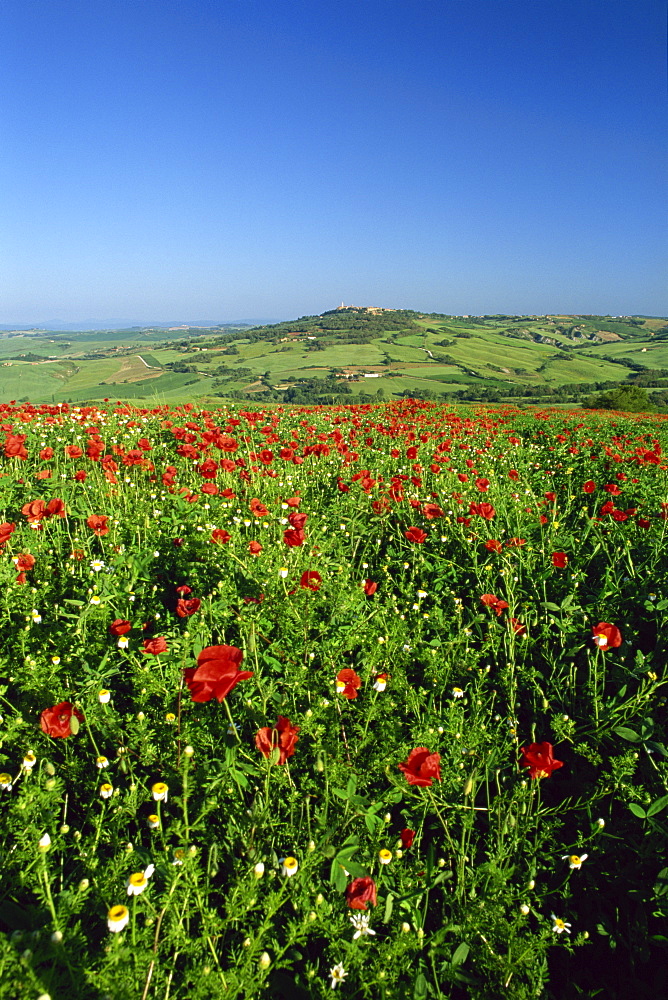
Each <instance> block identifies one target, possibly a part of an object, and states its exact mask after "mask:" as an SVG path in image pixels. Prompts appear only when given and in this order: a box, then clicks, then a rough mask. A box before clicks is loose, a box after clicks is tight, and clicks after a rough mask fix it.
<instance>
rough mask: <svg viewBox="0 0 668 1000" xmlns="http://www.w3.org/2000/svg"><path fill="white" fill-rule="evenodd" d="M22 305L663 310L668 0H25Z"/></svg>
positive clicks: (6, 16)
mask: <svg viewBox="0 0 668 1000" xmlns="http://www.w3.org/2000/svg"><path fill="white" fill-rule="evenodd" d="M0 38H2V59H1V60H0V94H1V95H2V97H0V136H1V137H2V155H1V156H0V323H14V322H20V323H31V324H32V323H38V322H43V321H46V320H49V319H56V318H61V319H64V320H68V321H82V320H88V319H96V320H100V321H104V320H105V319H108V318H110V317H122V318H125V319H131V320H133V321H137V322H151V321H161V320H164V321H176V320H180V321H189V320H190V321H196V320H220V321H224V320H233V319H241V318H275V319H287V318H292V317H295V316H299V315H304V314H308V313H313V312H321V311H323V310H325V309H330V308H333V307H335V306H336V305H338V304H339V303H340V302H341V301H345V302H346V303H355V304H358V305H383V306H393V307H405V308H414V309H419V310H425V311H435V312H445V313H488V312H492V313H496V312H504V313H534V312H537V313H546V312H567V313H573V312H583V313H613V314H618V313H646V314H652V315H666V314H668V225H667V211H666V210H667V206H668V170H667V164H668V155H667V154H668V128H667V126H668V113H667V100H666V3H665V2H664V0H196V2H194V0H139V2H137V0H104V2H102V0H86V2H80V0H3V3H2V5H0Z"/></svg>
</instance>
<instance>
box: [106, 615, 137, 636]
mask: <svg viewBox="0 0 668 1000" xmlns="http://www.w3.org/2000/svg"><path fill="white" fill-rule="evenodd" d="M131 628H132V625H131V624H130V622H129V621H127V619H125V618H116V619H115V620H114V621H113V622H112V623H111V625H110V626H109V631H110V632H111V634H112V635H125V633H126V632H129V631H130V629H131Z"/></svg>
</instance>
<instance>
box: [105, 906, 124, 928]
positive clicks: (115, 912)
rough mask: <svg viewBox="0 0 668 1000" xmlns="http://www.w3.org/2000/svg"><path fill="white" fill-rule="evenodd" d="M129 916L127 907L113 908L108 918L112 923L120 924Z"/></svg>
mask: <svg viewBox="0 0 668 1000" xmlns="http://www.w3.org/2000/svg"><path fill="white" fill-rule="evenodd" d="M127 914H128V908H127V906H112V908H111V909H110V910H109V913H108V914H107V916H108V918H109V920H111V922H112V923H114V924H116V923H119V922H120V921H121V920H125V918H126V916H127Z"/></svg>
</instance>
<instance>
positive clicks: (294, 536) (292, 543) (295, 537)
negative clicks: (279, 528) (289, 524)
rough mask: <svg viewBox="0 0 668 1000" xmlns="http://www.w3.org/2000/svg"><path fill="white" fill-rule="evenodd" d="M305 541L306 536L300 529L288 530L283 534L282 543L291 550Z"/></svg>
mask: <svg viewBox="0 0 668 1000" xmlns="http://www.w3.org/2000/svg"><path fill="white" fill-rule="evenodd" d="M305 539H306V535H305V533H304V532H303V531H302V529H301V528H288V530H287V531H284V532H283V541H284V542H285V544H286V545H288V546H289V547H290V548H291V549H293V548H297V547H298V546H300V545H303V544H304V541H305Z"/></svg>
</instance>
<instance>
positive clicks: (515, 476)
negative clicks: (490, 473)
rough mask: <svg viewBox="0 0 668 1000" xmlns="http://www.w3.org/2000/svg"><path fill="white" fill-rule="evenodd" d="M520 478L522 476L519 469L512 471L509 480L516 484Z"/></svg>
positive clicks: (509, 473)
mask: <svg viewBox="0 0 668 1000" xmlns="http://www.w3.org/2000/svg"><path fill="white" fill-rule="evenodd" d="M519 478H520V474H519V472H518V471H517V469H510V470H509V472H508V479H512V481H513V482H514V483H516V482H517V480H518V479H519Z"/></svg>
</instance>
